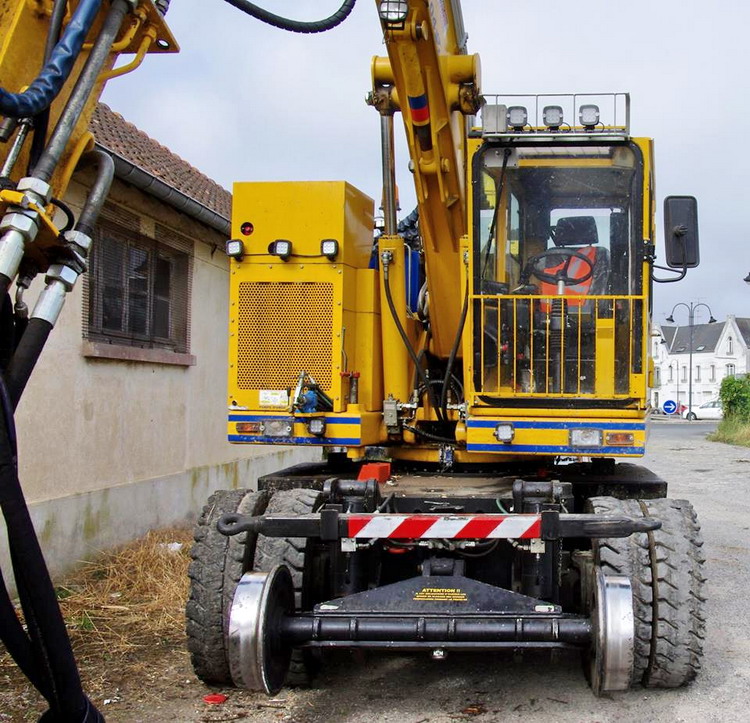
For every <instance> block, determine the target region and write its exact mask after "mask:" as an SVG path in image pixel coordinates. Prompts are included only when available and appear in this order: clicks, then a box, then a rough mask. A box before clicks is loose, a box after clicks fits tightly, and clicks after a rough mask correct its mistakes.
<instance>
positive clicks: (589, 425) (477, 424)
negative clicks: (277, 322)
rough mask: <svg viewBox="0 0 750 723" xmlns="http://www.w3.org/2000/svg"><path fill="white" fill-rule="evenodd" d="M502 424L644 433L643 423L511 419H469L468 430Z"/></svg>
mask: <svg viewBox="0 0 750 723" xmlns="http://www.w3.org/2000/svg"><path fill="white" fill-rule="evenodd" d="M503 422H506V423H510V424H512V425H513V426H514V427H515V428H516V429H581V428H584V429H603V430H607V429H634V430H639V431H645V429H646V425H645V423H643V422H622V423H618V422H517V421H515V420H511V419H487V420H485V419H470V420H469V421H468V422H467V426H468V427H469V428H487V427H492V428H494V427H497V425H498V424H502V423H503Z"/></svg>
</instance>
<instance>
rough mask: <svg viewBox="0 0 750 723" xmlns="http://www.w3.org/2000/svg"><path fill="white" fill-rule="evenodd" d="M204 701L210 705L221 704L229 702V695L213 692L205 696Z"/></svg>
mask: <svg viewBox="0 0 750 723" xmlns="http://www.w3.org/2000/svg"><path fill="white" fill-rule="evenodd" d="M203 702H204V703H208V704H209V705H221V704H222V703H226V702H227V696H225V695H222V694H221V693H211V694H210V695H204V696H203Z"/></svg>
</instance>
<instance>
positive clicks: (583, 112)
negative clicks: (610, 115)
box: [578, 104, 599, 131]
mask: <svg viewBox="0 0 750 723" xmlns="http://www.w3.org/2000/svg"><path fill="white" fill-rule="evenodd" d="M578 117H579V119H580V121H581V125H582V126H583V127H584V128H585V129H586V130H587V131H592V130H594V128H595V126H596V124H597V123H599V106H598V105H593V104H589V105H582V106H581V108H580V110H579V115H578Z"/></svg>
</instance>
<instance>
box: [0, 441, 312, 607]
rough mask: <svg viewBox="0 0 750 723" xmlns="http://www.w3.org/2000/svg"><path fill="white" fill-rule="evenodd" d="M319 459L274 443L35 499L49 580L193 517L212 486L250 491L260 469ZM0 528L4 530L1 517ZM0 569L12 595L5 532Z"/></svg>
mask: <svg viewBox="0 0 750 723" xmlns="http://www.w3.org/2000/svg"><path fill="white" fill-rule="evenodd" d="M319 459H320V450H316V449H300V448H295V447H289V448H277V449H272V450H270V451H268V452H265V451H264V452H263V453H261V454H258V455H257V456H253V457H250V458H246V459H239V460H235V461H233V462H227V463H225V464H221V465H213V466H207V467H195V468H193V469H191V470H187V471H185V472H180V473H177V474H172V475H167V476H164V477H156V478H154V479H149V480H142V481H139V482H133V483H131V484H125V485H120V486H117V487H108V488H106V489H102V490H96V491H94V492H89V493H85V494H79V495H70V496H67V497H60V498H57V499H51V500H45V501H42V502H36V503H33V504H30V505H29V510H30V512H31V518H32V520H33V522H34V527H35V529H36V531H37V535H38V536H39V542H40V544H41V546H42V551H43V552H44V556H45V558H46V560H47V566H48V567H49V571H50V574H51V575H52V577H53V579H54V578H55V577H58V576H60V575H62V574H63V573H65V572H67V571H69V570H70V569H71V568H73V567H75V565H76V564H77V563H79V562H81V561H83V560H89V559H91V558H92V557H93V556H94V555H96V554H97V553H98V552H100V551H102V550H106V549H108V548H112V547H115V546H117V545H122V544H125V543H127V542H130V541H131V540H133V539H135V538H137V537H139V536H141V535H144V534H145V533H146V532H148V531H149V530H153V529H158V528H160V527H169V526H170V525H175V524H179V523H181V522H192V521H194V520H195V519H196V517H197V516H198V515H199V514H200V512H201V510H202V509H203V505H204V504H205V503H206V500H207V498H208V496H209V495H210V494H211V493H212V492H214V491H215V490H219V489H237V488H241V487H247V488H248V489H253V490H254V489H257V480H258V477H261V476H262V475H264V474H269V473H271V472H274V471H276V470H279V469H282V468H284V467H288V466H289V465H293V464H298V463H300V462H310V461H317V460H319ZM0 531H2V532H3V533H5V529H4V522H2V518H1V517H0ZM0 569H2V571H3V576H4V577H5V581H6V583H7V584H8V585H9V587H10V592H11V594H14V593H15V589H14V587H15V586H14V581H13V576H12V568H11V565H10V558H9V555H8V545H7V536H6V534H2V536H1V539H0Z"/></svg>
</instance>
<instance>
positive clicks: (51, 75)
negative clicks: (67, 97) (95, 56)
mask: <svg viewBox="0 0 750 723" xmlns="http://www.w3.org/2000/svg"><path fill="white" fill-rule="evenodd" d="M101 4H102V0H81V2H79V3H78V6H77V7H76V9H75V11H74V13H73V16H72V17H71V19H70V22H69V23H68V26H67V27H66V28H65V32H64V33H63V34H62V37H61V38H60V40H59V42H57V44H56V45H55V48H54V51H53V53H52V55H51V57H50V59H49V60H48V61H47V63H45V65H44V68H43V69H42V71H41V72H40V73H39V75H38V76H37V77H36V78H35V79H34V80H33V81H32V82H31V83H30V84H29V87H28V88H27V89H26V90H24V91H23V92H21V93H10V92H8V91H7V90H5V88H0V113H1V114H2V115H4V116H8V117H10V118H30V117H32V116H37V115H39V114H40V113H42V112H43V111H44V110H45V109H46V108H49V106H50V103H52V101H53V100H54V99H55V98H56V97H57V96H58V94H59V93H60V91H61V90H62V87H63V84H64V83H65V81H66V80H67V79H68V76H69V75H70V71H71V70H73V66H74V64H75V62H76V60H77V58H78V56H79V55H80V52H81V48H82V47H83V43H84V41H85V40H86V36H87V35H88V32H89V30H90V29H91V26H92V25H93V24H94V20H95V19H96V16H97V15H98V14H99V7H100V6H101Z"/></svg>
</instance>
